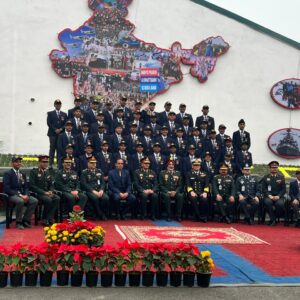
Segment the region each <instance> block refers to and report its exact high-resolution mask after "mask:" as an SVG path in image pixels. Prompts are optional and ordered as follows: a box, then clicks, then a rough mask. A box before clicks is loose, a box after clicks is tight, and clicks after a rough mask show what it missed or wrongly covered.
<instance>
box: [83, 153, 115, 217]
mask: <svg viewBox="0 0 300 300" xmlns="http://www.w3.org/2000/svg"><path fill="white" fill-rule="evenodd" d="M96 166H97V160H96V158H95V157H94V156H92V157H91V158H89V159H88V167H87V169H85V170H83V171H82V173H81V177H80V185H81V188H82V190H83V191H85V192H86V195H87V197H88V200H90V201H91V203H92V204H93V207H94V209H95V212H96V216H97V218H98V219H99V220H104V221H105V220H107V217H106V215H105V213H106V212H107V210H108V200H109V199H108V196H107V194H106V193H105V181H104V176H103V173H102V172H101V170H99V169H97V168H96Z"/></svg>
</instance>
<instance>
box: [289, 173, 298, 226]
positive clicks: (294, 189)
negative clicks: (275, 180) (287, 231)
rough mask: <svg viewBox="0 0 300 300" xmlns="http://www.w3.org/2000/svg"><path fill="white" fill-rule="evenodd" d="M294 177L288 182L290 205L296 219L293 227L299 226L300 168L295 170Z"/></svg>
mask: <svg viewBox="0 0 300 300" xmlns="http://www.w3.org/2000/svg"><path fill="white" fill-rule="evenodd" d="M296 178H297V179H296V180H294V181H292V182H291V183H290V197H291V203H290V205H291V206H292V208H293V211H294V216H295V219H296V223H295V227H300V170H298V171H296Z"/></svg>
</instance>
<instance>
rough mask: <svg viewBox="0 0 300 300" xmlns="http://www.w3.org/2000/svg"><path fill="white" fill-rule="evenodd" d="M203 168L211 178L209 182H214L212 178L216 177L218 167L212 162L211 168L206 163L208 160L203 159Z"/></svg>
mask: <svg viewBox="0 0 300 300" xmlns="http://www.w3.org/2000/svg"><path fill="white" fill-rule="evenodd" d="M201 170H202V171H203V172H204V173H205V174H207V176H208V178H209V182H212V179H213V177H214V175H216V174H217V172H218V171H217V168H216V165H215V164H214V163H213V162H211V167H210V168H209V167H208V166H207V164H206V161H205V160H203V161H202V163H201Z"/></svg>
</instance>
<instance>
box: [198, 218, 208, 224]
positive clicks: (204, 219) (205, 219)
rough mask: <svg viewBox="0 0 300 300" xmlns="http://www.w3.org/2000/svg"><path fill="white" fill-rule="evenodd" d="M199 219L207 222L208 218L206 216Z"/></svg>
mask: <svg viewBox="0 0 300 300" xmlns="http://www.w3.org/2000/svg"><path fill="white" fill-rule="evenodd" d="M199 221H201V222H203V223H207V218H206V217H204V218H200V219H199Z"/></svg>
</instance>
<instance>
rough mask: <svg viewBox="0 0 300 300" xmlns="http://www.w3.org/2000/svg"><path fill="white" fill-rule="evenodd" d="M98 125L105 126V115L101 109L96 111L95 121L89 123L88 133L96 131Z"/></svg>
mask: <svg viewBox="0 0 300 300" xmlns="http://www.w3.org/2000/svg"><path fill="white" fill-rule="evenodd" d="M99 126H104V127H105V128H106V126H105V116H104V112H103V111H99V112H98V113H97V121H96V122H94V123H92V124H90V134H95V133H97V132H98V128H99Z"/></svg>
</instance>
